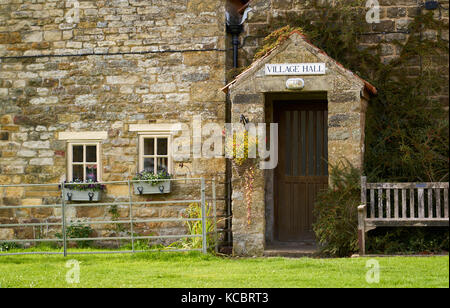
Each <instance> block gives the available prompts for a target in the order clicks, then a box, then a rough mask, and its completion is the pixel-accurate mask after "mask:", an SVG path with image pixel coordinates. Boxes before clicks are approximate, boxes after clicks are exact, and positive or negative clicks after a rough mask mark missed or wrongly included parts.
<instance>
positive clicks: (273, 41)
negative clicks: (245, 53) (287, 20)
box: [253, 25, 302, 61]
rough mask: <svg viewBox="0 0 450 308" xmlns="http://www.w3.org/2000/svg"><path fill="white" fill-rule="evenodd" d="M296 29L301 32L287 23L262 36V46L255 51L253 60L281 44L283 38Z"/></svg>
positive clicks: (286, 37)
mask: <svg viewBox="0 0 450 308" xmlns="http://www.w3.org/2000/svg"><path fill="white" fill-rule="evenodd" d="M296 30H298V31H300V32H302V29H301V28H294V27H291V26H290V25H287V26H284V27H282V28H280V29H277V30H275V31H274V32H272V33H270V34H269V35H268V36H266V37H265V38H264V40H263V46H262V47H261V48H260V49H259V50H258V51H257V52H256V54H255V56H254V58H253V61H256V60H258V59H260V58H262V57H263V56H264V55H266V53H268V52H269V51H270V50H272V49H273V48H275V47H277V46H278V45H280V44H282V43H283V42H284V41H285V40H287V39H288V37H289V34H290V33H292V32H293V31H296Z"/></svg>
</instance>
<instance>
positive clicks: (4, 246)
mask: <svg viewBox="0 0 450 308" xmlns="http://www.w3.org/2000/svg"><path fill="white" fill-rule="evenodd" d="M18 248H20V246H19V245H18V244H17V243H15V242H4V243H0V252H5V251H9V250H12V249H18Z"/></svg>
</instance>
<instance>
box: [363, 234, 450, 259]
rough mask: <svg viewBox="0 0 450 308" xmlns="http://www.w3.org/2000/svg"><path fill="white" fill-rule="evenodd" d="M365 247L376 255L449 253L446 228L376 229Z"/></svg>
mask: <svg viewBox="0 0 450 308" xmlns="http://www.w3.org/2000/svg"><path fill="white" fill-rule="evenodd" d="M367 247H368V249H369V251H370V252H371V253H377V254H392V253H403V254H432V253H442V252H448V251H449V230H448V228H426V229H424V228H378V229H376V230H373V231H371V236H370V237H368V241H367Z"/></svg>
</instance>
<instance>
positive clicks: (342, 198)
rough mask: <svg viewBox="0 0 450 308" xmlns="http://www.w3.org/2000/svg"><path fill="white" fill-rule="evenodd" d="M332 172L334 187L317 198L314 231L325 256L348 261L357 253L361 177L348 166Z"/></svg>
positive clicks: (339, 166)
mask: <svg viewBox="0 0 450 308" xmlns="http://www.w3.org/2000/svg"><path fill="white" fill-rule="evenodd" d="M331 169H332V171H331V174H330V182H331V183H332V186H330V187H329V188H328V189H327V190H325V191H323V192H321V193H319V195H318V197H317V201H316V204H315V208H314V215H315V217H316V221H317V222H316V223H315V224H314V226H313V227H314V232H315V233H316V236H317V240H318V241H319V244H320V245H321V246H322V253H323V254H325V255H331V256H338V257H348V256H350V255H351V254H353V253H355V252H357V251H358V238H357V234H358V212H357V208H358V205H359V203H360V198H361V193H360V191H361V190H360V174H361V173H360V170H358V169H356V168H354V167H353V166H352V165H351V164H350V163H348V162H346V163H341V164H339V165H337V166H333V167H332V168H331Z"/></svg>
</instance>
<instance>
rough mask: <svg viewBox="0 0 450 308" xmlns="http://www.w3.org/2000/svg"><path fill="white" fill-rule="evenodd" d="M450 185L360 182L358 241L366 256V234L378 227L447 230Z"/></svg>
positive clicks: (363, 179)
mask: <svg viewBox="0 0 450 308" xmlns="http://www.w3.org/2000/svg"><path fill="white" fill-rule="evenodd" d="M448 187H449V183H367V178H366V177H362V179H361V201H362V202H361V203H362V205H361V206H360V207H358V241H359V250H360V254H361V255H365V254H366V242H365V237H366V233H367V232H369V231H371V230H374V229H376V228H378V227H448V226H449V219H448Z"/></svg>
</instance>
